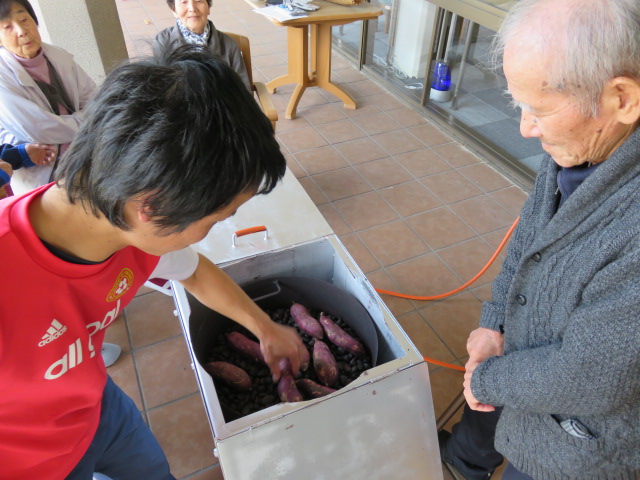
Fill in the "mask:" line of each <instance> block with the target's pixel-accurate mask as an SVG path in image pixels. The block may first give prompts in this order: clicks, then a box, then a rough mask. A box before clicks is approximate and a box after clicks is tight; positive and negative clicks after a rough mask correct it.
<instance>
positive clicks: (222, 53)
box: [153, 20, 251, 91]
mask: <svg viewBox="0 0 640 480" xmlns="http://www.w3.org/2000/svg"><path fill="white" fill-rule="evenodd" d="M209 28H211V35H210V36H209V42H208V43H207V46H208V47H209V50H211V52H212V53H213V54H214V55H217V56H218V57H220V58H221V59H223V60H224V61H225V62H226V64H227V65H229V66H230V67H231V68H232V69H233V70H234V71H235V72H236V73H237V74H238V75H240V78H241V79H242V83H244V84H245V86H246V87H247V88H248V89H249V91H251V86H250V85H249V75H247V67H246V66H245V64H244V60H243V59H242V53H241V52H240V48H239V47H238V44H237V43H236V42H235V40H234V39H233V38H231V37H230V36H229V35H227V34H225V33H222V32H219V31H218V30H217V29H216V27H215V26H214V25H213V22H211V20H209ZM153 42H154V44H155V46H160V47H162V48H168V49H173V48H176V47H178V46H180V45H183V44H184V43H185V42H184V38H183V37H182V34H181V33H180V30H179V29H178V27H177V26H176V25H174V26H172V27H168V28H165V29H164V30H162V31H161V32H160V33H158V34H157V35H156V38H155V39H154V41H153Z"/></svg>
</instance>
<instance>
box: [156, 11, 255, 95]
mask: <svg viewBox="0 0 640 480" xmlns="http://www.w3.org/2000/svg"><path fill="white" fill-rule="evenodd" d="M167 5H169V8H171V10H172V11H173V15H174V16H175V17H176V24H175V25H174V26H172V27H169V28H165V29H164V30H162V31H161V32H160V33H158V35H156V38H155V40H154V46H155V47H156V48H157V47H159V48H161V49H173V48H175V47H177V46H179V45H184V44H185V43H188V44H191V45H201V46H203V47H205V46H206V47H207V48H208V49H209V50H211V52H213V54H215V55H217V56H218V57H220V58H222V60H224V61H225V62H226V63H227V64H228V65H229V66H230V67H231V68H232V69H233V70H234V71H235V72H236V73H237V74H238V75H240V78H241V79H242V81H243V83H244V84H245V85H246V87H247V88H248V89H249V90H251V86H250V84H249V76H248V75H247V69H246V67H245V64H244V61H243V60H242V55H241V54H240V49H239V48H238V44H237V43H236V42H235V40H233V39H232V38H231V37H230V36H228V35H225V34H224V33H222V32H219V31H218V30H216V27H215V26H214V25H213V22H211V20H209V19H208V17H209V13H211V0H167Z"/></svg>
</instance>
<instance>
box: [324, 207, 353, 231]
mask: <svg viewBox="0 0 640 480" xmlns="http://www.w3.org/2000/svg"><path fill="white" fill-rule="evenodd" d="M318 210H320V213H321V214H322V216H323V217H324V219H325V220H326V221H327V223H328V224H329V226H330V227H331V230H333V233H335V234H336V235H347V234H350V233H351V232H352V231H353V230H351V227H350V226H349V225H348V224H347V223H346V222H345V221H344V220H343V219H342V217H341V216H340V214H339V213H338V212H337V210H336V209H335V208H334V206H333V205H332V204H331V203H325V204H323V205H318Z"/></svg>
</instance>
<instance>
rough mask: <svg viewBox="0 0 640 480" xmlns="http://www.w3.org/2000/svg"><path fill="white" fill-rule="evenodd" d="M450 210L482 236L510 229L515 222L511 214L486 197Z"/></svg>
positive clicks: (468, 201)
mask: <svg viewBox="0 0 640 480" xmlns="http://www.w3.org/2000/svg"><path fill="white" fill-rule="evenodd" d="M449 208H451V210H453V212H454V213H455V214H456V215H458V216H459V217H460V218H461V219H462V220H463V221H465V222H466V223H467V225H469V226H470V227H471V228H473V229H474V230H475V231H476V232H478V233H480V234H484V233H488V232H492V231H494V230H498V229H499V228H503V227H508V226H510V225H511V223H512V222H513V220H514V218H513V216H512V215H511V214H510V213H509V212H507V211H506V210H505V209H504V208H502V207H501V206H500V205H499V204H498V203H497V202H496V201H495V200H493V199H492V198H490V197H488V196H486V195H481V196H479V197H476V198H473V199H469V200H464V201H462V202H459V203H456V204H453V205H450V206H449Z"/></svg>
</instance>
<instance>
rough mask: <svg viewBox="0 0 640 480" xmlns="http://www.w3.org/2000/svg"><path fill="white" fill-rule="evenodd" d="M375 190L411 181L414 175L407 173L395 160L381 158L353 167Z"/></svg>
mask: <svg viewBox="0 0 640 480" xmlns="http://www.w3.org/2000/svg"><path fill="white" fill-rule="evenodd" d="M353 168H354V169H355V170H356V171H358V172H359V173H360V175H362V176H363V177H364V178H365V180H367V182H369V184H370V185H371V186H372V187H373V188H375V189H382V188H386V187H389V186H391V185H397V184H400V183H404V182H407V181H409V180H411V179H412V178H413V177H412V175H411V174H410V173H409V172H407V171H406V170H405V169H404V168H403V167H402V166H401V165H400V164H399V163H398V162H397V161H395V160H394V159H393V158H381V159H380V160H372V161H370V162H367V163H362V164H359V165H356V166H354V167H353Z"/></svg>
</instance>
